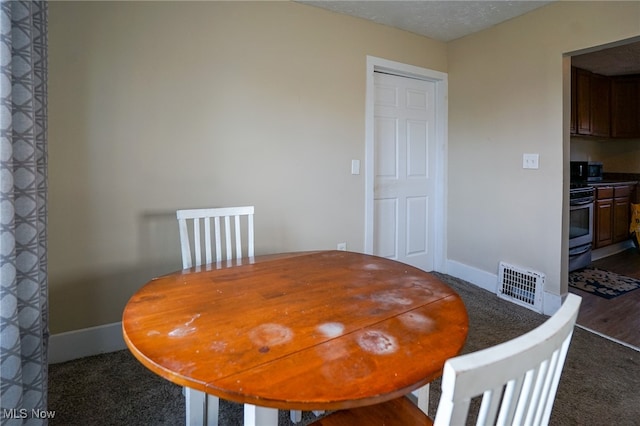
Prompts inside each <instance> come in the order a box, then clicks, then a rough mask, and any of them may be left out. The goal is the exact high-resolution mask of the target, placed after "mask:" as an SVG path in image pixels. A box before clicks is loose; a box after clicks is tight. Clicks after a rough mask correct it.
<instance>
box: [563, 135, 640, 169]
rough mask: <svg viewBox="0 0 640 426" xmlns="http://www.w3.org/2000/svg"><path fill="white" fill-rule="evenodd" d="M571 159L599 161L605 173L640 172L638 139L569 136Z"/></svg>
mask: <svg viewBox="0 0 640 426" xmlns="http://www.w3.org/2000/svg"><path fill="white" fill-rule="evenodd" d="M571 160H572V161H600V162H602V164H603V166H604V171H605V173H607V172H613V173H640V139H601V138H587V137H578V136H574V137H572V138H571Z"/></svg>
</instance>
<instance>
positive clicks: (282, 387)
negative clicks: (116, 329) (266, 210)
mask: <svg viewBox="0 0 640 426" xmlns="http://www.w3.org/2000/svg"><path fill="white" fill-rule="evenodd" d="M241 262H242V264H240V265H239V264H237V262H234V263H233V264H230V265H228V264H226V263H222V264H218V265H216V264H213V265H207V266H206V267H204V266H203V267H194V268H191V269H186V270H184V271H179V272H176V273H173V274H169V275H166V276H162V277H159V278H156V279H154V280H152V281H150V282H149V283H147V284H146V285H145V286H143V287H142V288H141V289H140V290H139V291H138V292H136V293H135V294H134V295H133V297H131V299H130V300H129V302H128V303H127V305H126V307H125V310H124V313H123V321H122V327H123V334H124V339H125V341H126V344H127V346H128V347H129V349H130V351H131V352H132V353H133V354H134V356H135V357H136V358H137V359H138V360H139V361H140V362H141V363H142V364H144V365H145V366H146V367H147V368H148V369H150V370H151V371H153V372H154V373H156V374H158V375H160V376H162V377H164V378H165V379H167V380H170V381H171V382H173V383H176V384H178V385H181V386H188V387H191V388H193V389H196V390H200V391H204V392H207V393H209V394H213V395H216V396H218V397H220V398H223V399H226V400H230V401H236V402H241V403H248V404H254V405H259V406H265V407H272V408H280V409H294V410H333V409H341V408H351V407H357V406H365V405H371V404H375V403H378V402H383V401H387V400H389V399H393V398H396V397H398V396H400V395H403V394H406V393H408V392H410V391H413V390H414V389H417V388H419V387H421V386H423V385H424V384H427V383H429V382H431V381H432V380H433V379H435V378H436V377H438V376H440V375H441V373H442V368H443V365H444V362H445V360H446V359H448V358H451V357H453V356H455V355H457V354H458V353H459V352H460V350H461V349H462V346H463V344H464V342H465V339H466V336H467V328H468V317H467V312H466V309H465V307H464V304H463V302H462V300H461V299H460V297H459V296H458V295H457V294H456V293H455V292H454V291H453V290H452V289H451V288H449V287H448V286H447V285H445V284H444V283H443V282H441V281H440V280H439V279H438V278H437V277H435V276H434V275H432V274H430V273H427V272H424V271H421V270H419V269H416V268H414V267H411V266H408V265H406V264H403V263H399V262H396V261H392V260H388V259H384V258H380V257H375V256H369V255H364V254H358V253H352V252H343V251H327V252H305V253H291V254H284V255H276V256H262V257H256V258H254V259H251V260H249V259H242V260H241Z"/></svg>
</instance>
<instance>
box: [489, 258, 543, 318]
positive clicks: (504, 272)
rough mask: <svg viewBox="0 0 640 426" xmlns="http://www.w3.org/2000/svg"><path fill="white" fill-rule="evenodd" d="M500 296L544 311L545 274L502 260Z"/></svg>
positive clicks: (538, 310) (499, 285)
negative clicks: (543, 290)
mask: <svg viewBox="0 0 640 426" xmlns="http://www.w3.org/2000/svg"><path fill="white" fill-rule="evenodd" d="M498 280H499V281H498V296H499V297H501V298H503V299H507V300H510V301H512V302H514V303H517V304H518V305H522V306H524V307H527V308H529V309H533V310H534V311H537V312H542V289H543V287H544V274H541V273H540V272H534V271H529V270H527V269H524V268H520V267H518V266H514V265H509V264H508V263H504V262H500V273H499V276H498Z"/></svg>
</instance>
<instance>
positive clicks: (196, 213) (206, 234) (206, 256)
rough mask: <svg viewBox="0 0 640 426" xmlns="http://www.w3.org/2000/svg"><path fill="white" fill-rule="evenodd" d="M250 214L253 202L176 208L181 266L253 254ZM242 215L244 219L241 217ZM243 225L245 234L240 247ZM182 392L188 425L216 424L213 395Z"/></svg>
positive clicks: (189, 390)
mask: <svg viewBox="0 0 640 426" xmlns="http://www.w3.org/2000/svg"><path fill="white" fill-rule="evenodd" d="M253 214H254V207H253V206H246V207H224V208H207V209H187V210H178V211H177V212H176V216H177V218H178V227H179V230H180V248H181V252H182V268H184V269H187V268H191V267H193V266H200V265H203V264H207V263H212V262H214V259H215V262H221V261H222V260H223V259H224V260H226V261H231V260H233V259H234V258H235V259H241V258H244V257H253V256H254V234H253ZM245 216H246V221H241V218H242V217H245ZM232 219H233V221H232ZM212 221H213V224H212ZM243 227H245V230H246V235H247V237H246V238H247V239H246V246H245V247H244V250H243V238H242V229H243ZM232 236H233V238H232ZM223 241H224V246H223ZM184 395H185V398H186V407H185V408H186V424H187V425H188V426H194V425H198V426H199V425H210V426H216V425H217V424H218V411H219V406H220V401H219V399H218V398H217V397H215V396H213V395H209V394H206V393H204V392H200V391H197V390H194V389H191V388H188V387H185V388H184Z"/></svg>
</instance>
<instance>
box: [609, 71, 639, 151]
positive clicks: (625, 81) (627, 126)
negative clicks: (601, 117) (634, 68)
mask: <svg viewBox="0 0 640 426" xmlns="http://www.w3.org/2000/svg"><path fill="white" fill-rule="evenodd" d="M639 97H640V77H637V76H634V77H615V78H613V79H611V119H612V121H611V136H612V137H614V138H632V137H638V136H640V98H639Z"/></svg>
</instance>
